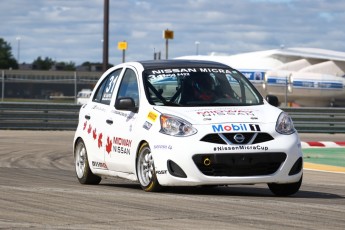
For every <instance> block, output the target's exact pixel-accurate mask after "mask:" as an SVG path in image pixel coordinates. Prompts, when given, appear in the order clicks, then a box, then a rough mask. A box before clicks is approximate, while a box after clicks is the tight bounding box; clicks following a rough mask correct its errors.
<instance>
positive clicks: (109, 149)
mask: <svg viewBox="0 0 345 230" xmlns="http://www.w3.org/2000/svg"><path fill="white" fill-rule="evenodd" d="M112 144H113V143H112V141H111V140H110V138H109V137H108V138H107V145H106V146H105V150H106V151H107V153H108V154H109V153H110V152H111V146H112Z"/></svg>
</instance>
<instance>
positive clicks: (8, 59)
mask: <svg viewBox="0 0 345 230" xmlns="http://www.w3.org/2000/svg"><path fill="white" fill-rule="evenodd" d="M0 69H18V62H17V60H16V59H15V58H14V57H13V55H12V47H11V46H10V45H9V44H8V43H7V42H6V41H5V40H4V39H3V38H0Z"/></svg>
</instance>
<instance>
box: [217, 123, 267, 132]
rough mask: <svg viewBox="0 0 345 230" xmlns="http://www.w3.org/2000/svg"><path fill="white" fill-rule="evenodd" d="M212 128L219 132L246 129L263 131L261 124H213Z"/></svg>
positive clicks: (242, 130)
mask: <svg viewBox="0 0 345 230" xmlns="http://www.w3.org/2000/svg"><path fill="white" fill-rule="evenodd" d="M212 130H213V132H215V133H218V132H238V131H240V132H244V131H261V129H260V126H259V125H256V124H244V123H242V124H241V123H239V124H227V125H222V124H218V125H212Z"/></svg>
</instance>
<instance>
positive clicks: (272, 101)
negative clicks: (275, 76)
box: [266, 95, 279, 107]
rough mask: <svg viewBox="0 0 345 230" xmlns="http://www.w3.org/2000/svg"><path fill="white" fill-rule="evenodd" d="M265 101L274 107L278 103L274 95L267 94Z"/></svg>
mask: <svg viewBox="0 0 345 230" xmlns="http://www.w3.org/2000/svg"><path fill="white" fill-rule="evenodd" d="M266 101H267V102H268V103H269V104H270V105H273V106H275V107H278V105H279V101H278V97H276V96H274V95H267V96H266Z"/></svg>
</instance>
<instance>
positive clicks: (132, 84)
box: [117, 69, 139, 107]
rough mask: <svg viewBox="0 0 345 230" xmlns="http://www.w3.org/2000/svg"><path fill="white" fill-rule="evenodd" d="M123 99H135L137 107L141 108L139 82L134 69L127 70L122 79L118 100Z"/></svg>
mask: <svg viewBox="0 0 345 230" xmlns="http://www.w3.org/2000/svg"><path fill="white" fill-rule="evenodd" d="M121 97H131V98H133V99H134V102H135V106H136V107H138V106H139V90H138V80H137V76H136V74H135V72H134V71H133V70H132V69H127V70H126V72H125V74H124V76H123V78H122V82H121V85H120V88H119V93H118V95H117V98H121Z"/></svg>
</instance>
